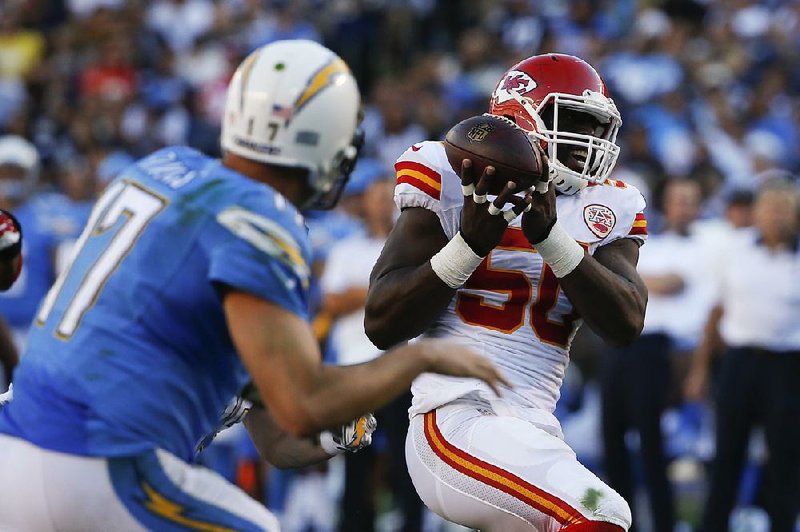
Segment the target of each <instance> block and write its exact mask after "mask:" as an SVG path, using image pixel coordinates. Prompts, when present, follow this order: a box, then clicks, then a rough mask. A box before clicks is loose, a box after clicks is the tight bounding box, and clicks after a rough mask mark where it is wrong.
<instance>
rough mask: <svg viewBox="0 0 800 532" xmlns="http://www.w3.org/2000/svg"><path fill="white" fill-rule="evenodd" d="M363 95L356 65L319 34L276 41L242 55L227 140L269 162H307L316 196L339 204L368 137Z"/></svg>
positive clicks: (313, 202)
mask: <svg viewBox="0 0 800 532" xmlns="http://www.w3.org/2000/svg"><path fill="white" fill-rule="evenodd" d="M360 111H361V97H360V95H359V92H358V86H357V84H356V80H355V78H354V77H353V75H352V74H351V73H350V69H349V68H348V67H347V65H346V64H345V62H344V61H342V59H341V58H339V56H337V55H336V54H335V53H333V52H332V51H330V50H328V49H327V48H325V47H324V46H322V45H320V44H317V43H315V42H313V41H305V40H287V41H277V42H274V43H272V44H268V45H266V46H263V47H261V48H259V49H257V50H255V51H254V52H253V53H251V54H250V55H249V56H247V58H246V59H245V60H244V61H242V63H241V65H239V68H238V69H237V70H236V72H235V74H234V75H233V79H232V80H231V82H230V84H229V85H228V93H227V97H226V100H225V114H224V118H223V122H222V148H223V149H224V150H227V151H230V152H233V153H235V154H237V155H240V156H242V157H246V158H248V159H252V160H255V161H260V162H264V163H269V164H274V165H279V166H287V167H293V168H306V169H307V170H308V172H309V175H308V179H309V184H310V186H311V187H312V189H313V190H314V192H315V193H314V195H313V197H312V198H311V199H310V200H309V201H308V202H307V204H306V205H304V206H303V207H304V208H330V207H332V206H333V205H335V204H336V201H337V200H338V199H339V195H340V194H341V191H342V189H343V188H344V185H345V183H346V182H347V179H348V176H349V174H350V171H352V169H353V166H354V165H355V161H356V159H357V157H358V152H359V150H360V148H361V145H362V144H363V133H362V132H361V130H360V128H359V121H360Z"/></svg>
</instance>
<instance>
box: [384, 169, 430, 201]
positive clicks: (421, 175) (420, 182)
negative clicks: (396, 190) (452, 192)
mask: <svg viewBox="0 0 800 532" xmlns="http://www.w3.org/2000/svg"><path fill="white" fill-rule="evenodd" d="M394 170H395V172H397V184H398V185H399V184H400V183H407V184H409V185H411V186H412V187H415V188H417V189H419V190H421V191H422V192H424V193H425V194H427V195H429V196H430V197H432V198H433V199H435V200H438V199H440V198H441V196H442V176H441V174H440V173H439V172H437V171H436V170H433V169H432V168H428V167H427V166H425V165H424V164H421V163H418V162H414V161H399V162H398V163H396V164H395V165H394Z"/></svg>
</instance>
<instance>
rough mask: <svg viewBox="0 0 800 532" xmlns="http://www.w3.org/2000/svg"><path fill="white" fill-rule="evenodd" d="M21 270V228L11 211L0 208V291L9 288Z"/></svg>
mask: <svg viewBox="0 0 800 532" xmlns="http://www.w3.org/2000/svg"><path fill="white" fill-rule="evenodd" d="M21 271H22V228H21V227H20V225H19V222H17V219H16V218H14V216H13V215H12V214H11V213H8V212H6V211H3V210H0V292H2V291H6V290H8V289H9V288H11V285H13V284H14V281H16V280H17V278H18V277H19V274H20V272H21Z"/></svg>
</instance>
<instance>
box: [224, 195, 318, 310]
mask: <svg viewBox="0 0 800 532" xmlns="http://www.w3.org/2000/svg"><path fill="white" fill-rule="evenodd" d="M246 203H248V204H251V205H252V204H253V203H254V202H253V201H247V202H246ZM264 203H266V202H262V205H256V206H253V208H248V206H247V205H241V204H240V205H233V206H230V207H227V208H225V209H223V210H222V211H220V212H219V213H218V214H217V216H216V227H215V228H214V232H216V233H217V235H216V236H217V238H215V239H214V240H215V242H214V243H213V245H212V248H211V250H210V252H209V279H210V280H211V281H213V282H219V283H224V284H226V285H229V286H231V287H233V288H236V289H239V290H242V291H245V292H248V293H251V294H253V295H256V296H258V297H261V298H263V299H265V300H267V301H270V302H272V303H275V304H277V305H280V306H281V307H283V308H285V309H286V310H288V311H290V312H293V313H295V314H297V315H299V316H301V317H303V318H304V319H306V320H307V319H308V318H309V309H308V306H309V299H308V298H309V294H308V291H309V283H310V277H311V271H310V245H309V243H308V239H307V236H306V234H305V228H304V227H303V226H302V222H298V221H297V219H296V213H295V212H294V210H293V209H289V208H284V209H283V210H278V209H270V208H268V207H269V204H268V203H267V207H266V208H265V207H264V205H263V204H264Z"/></svg>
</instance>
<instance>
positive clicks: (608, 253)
mask: <svg viewBox="0 0 800 532" xmlns="http://www.w3.org/2000/svg"><path fill="white" fill-rule="evenodd" d="M640 245H641V244H640V243H639V242H637V241H636V240H634V239H632V238H620V239H619V240H615V241H613V242H611V243H610V244H607V245H605V246H601V247H600V248H598V249H597V251H595V252H594V255H593V257H594V259H595V260H596V261H597V262H599V263H600V264H602V265H603V266H604V267H606V268H607V269H608V270H609V271H611V272H613V273H615V274H617V275H619V276H620V277H622V278H624V279H625V280H627V281H629V282H630V283H631V284H632V285H633V286H634V288H635V289H636V291H637V292H638V293H639V294H640V295H643V296H645V297H646V296H647V287H646V286H645V284H644V281H643V280H642V278H641V276H640V275H639V272H638V271H637V270H636V265H637V264H638V262H639V247H640Z"/></svg>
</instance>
